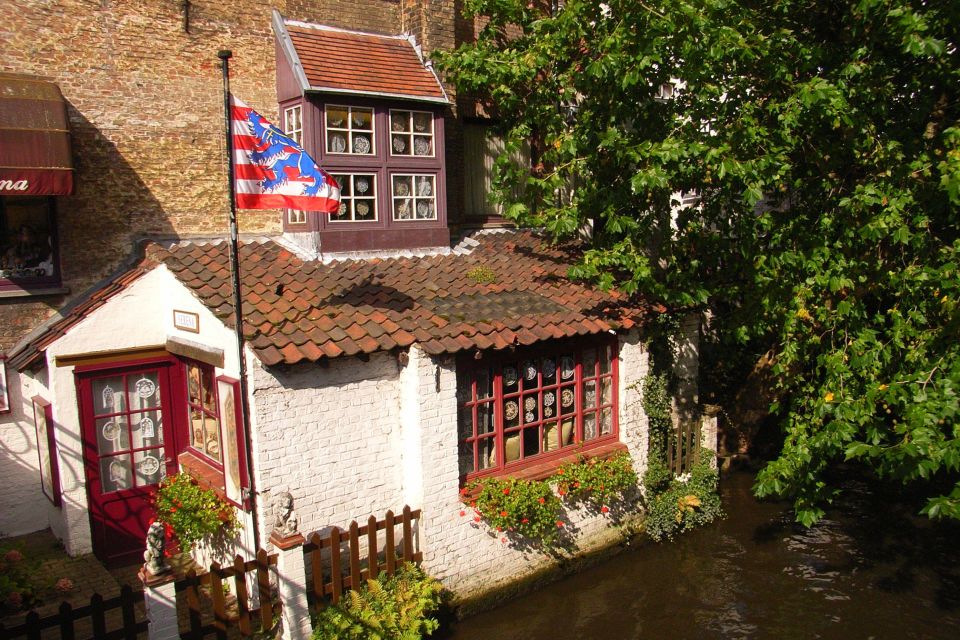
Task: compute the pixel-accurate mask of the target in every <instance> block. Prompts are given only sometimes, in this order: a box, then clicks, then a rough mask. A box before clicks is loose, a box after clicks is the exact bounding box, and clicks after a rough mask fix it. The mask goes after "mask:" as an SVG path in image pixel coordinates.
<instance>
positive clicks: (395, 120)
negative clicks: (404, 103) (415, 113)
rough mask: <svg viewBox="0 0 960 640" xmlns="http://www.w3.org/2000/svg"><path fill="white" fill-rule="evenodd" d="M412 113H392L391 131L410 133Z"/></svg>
mask: <svg viewBox="0 0 960 640" xmlns="http://www.w3.org/2000/svg"><path fill="white" fill-rule="evenodd" d="M409 130H410V112H409V111H392V112H391V113H390V131H409Z"/></svg>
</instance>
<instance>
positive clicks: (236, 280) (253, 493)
mask: <svg viewBox="0 0 960 640" xmlns="http://www.w3.org/2000/svg"><path fill="white" fill-rule="evenodd" d="M232 56H233V52H232V51H229V50H226V49H224V50H222V51H218V52H217V57H218V58H220V68H221V70H222V71H223V113H224V116H225V118H226V133H227V178H228V180H229V182H230V273H231V276H232V279H233V308H234V317H235V318H236V323H237V326H236V332H237V355H238V356H239V360H240V408H241V411H242V413H243V416H242V424H243V438H244V449H245V450H246V454H247V455H246V458H247V459H246V465H247V482H248V483H249V485H250V490H249V496H248V497H249V500H250V511H251V514H252V516H253V551H254V553H256V552H257V550H258V549H259V548H260V531H259V529H260V527H259V525H258V522H257V488H256V484H255V483H254V479H253V447H252V441H251V438H250V403H249V401H248V399H247V363H246V358H245V357H244V343H245V341H244V338H243V306H242V302H241V301H242V298H241V297H240V256H239V251H238V249H237V245H238V239H237V236H238V233H237V194H236V184H235V182H234V175H233V160H234V158H233V124H232V120H233V118H232V113H231V109H230V107H231V105H230V58H231V57H232Z"/></svg>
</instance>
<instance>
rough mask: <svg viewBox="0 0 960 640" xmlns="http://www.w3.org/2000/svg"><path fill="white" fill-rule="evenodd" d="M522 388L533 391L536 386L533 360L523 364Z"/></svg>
mask: <svg viewBox="0 0 960 640" xmlns="http://www.w3.org/2000/svg"><path fill="white" fill-rule="evenodd" d="M522 371H523V388H524V389H533V388H535V387H536V386H537V374H538V373H539V371H538V370H537V363H536V361H535V360H527V361H526V362H524V363H523V369H522Z"/></svg>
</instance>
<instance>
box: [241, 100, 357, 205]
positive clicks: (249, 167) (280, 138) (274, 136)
mask: <svg viewBox="0 0 960 640" xmlns="http://www.w3.org/2000/svg"><path fill="white" fill-rule="evenodd" d="M230 99H231V101H232V104H231V108H230V130H231V131H232V133H233V167H234V178H235V180H236V194H237V207H238V208H240V209H274V208H287V209H297V210H301V211H323V212H325V213H333V212H334V211H338V210H339V208H340V185H338V184H337V181H336V180H334V179H333V178H332V177H331V176H330V174H328V173H327V172H326V171H324V170H323V169H321V168H320V167H319V166H318V165H317V163H316V162H314V160H313V158H311V157H310V156H309V155H308V154H307V152H306V151H304V149H303V147H301V146H300V145H299V144H297V143H296V142H295V141H294V140H293V138H291V137H290V136H288V135H287V134H285V133H284V132H282V131H280V129H278V128H276V127H275V126H273V125H272V124H270V123H269V122H268V121H267V119H266V118H264V117H263V116H261V115H260V114H259V113H257V112H256V111H254V110H253V109H251V108H250V107H248V106H247V105H245V104H244V103H243V102H241V101H240V100H237V99H236V98H235V97H233V96H231V97H230Z"/></svg>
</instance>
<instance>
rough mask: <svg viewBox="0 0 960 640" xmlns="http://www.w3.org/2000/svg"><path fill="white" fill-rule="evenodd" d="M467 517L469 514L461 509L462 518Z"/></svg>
mask: <svg viewBox="0 0 960 640" xmlns="http://www.w3.org/2000/svg"><path fill="white" fill-rule="evenodd" d="M465 515H467V512H466V511H464V510H463V509H460V517H461V518H462V517H463V516H465Z"/></svg>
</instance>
